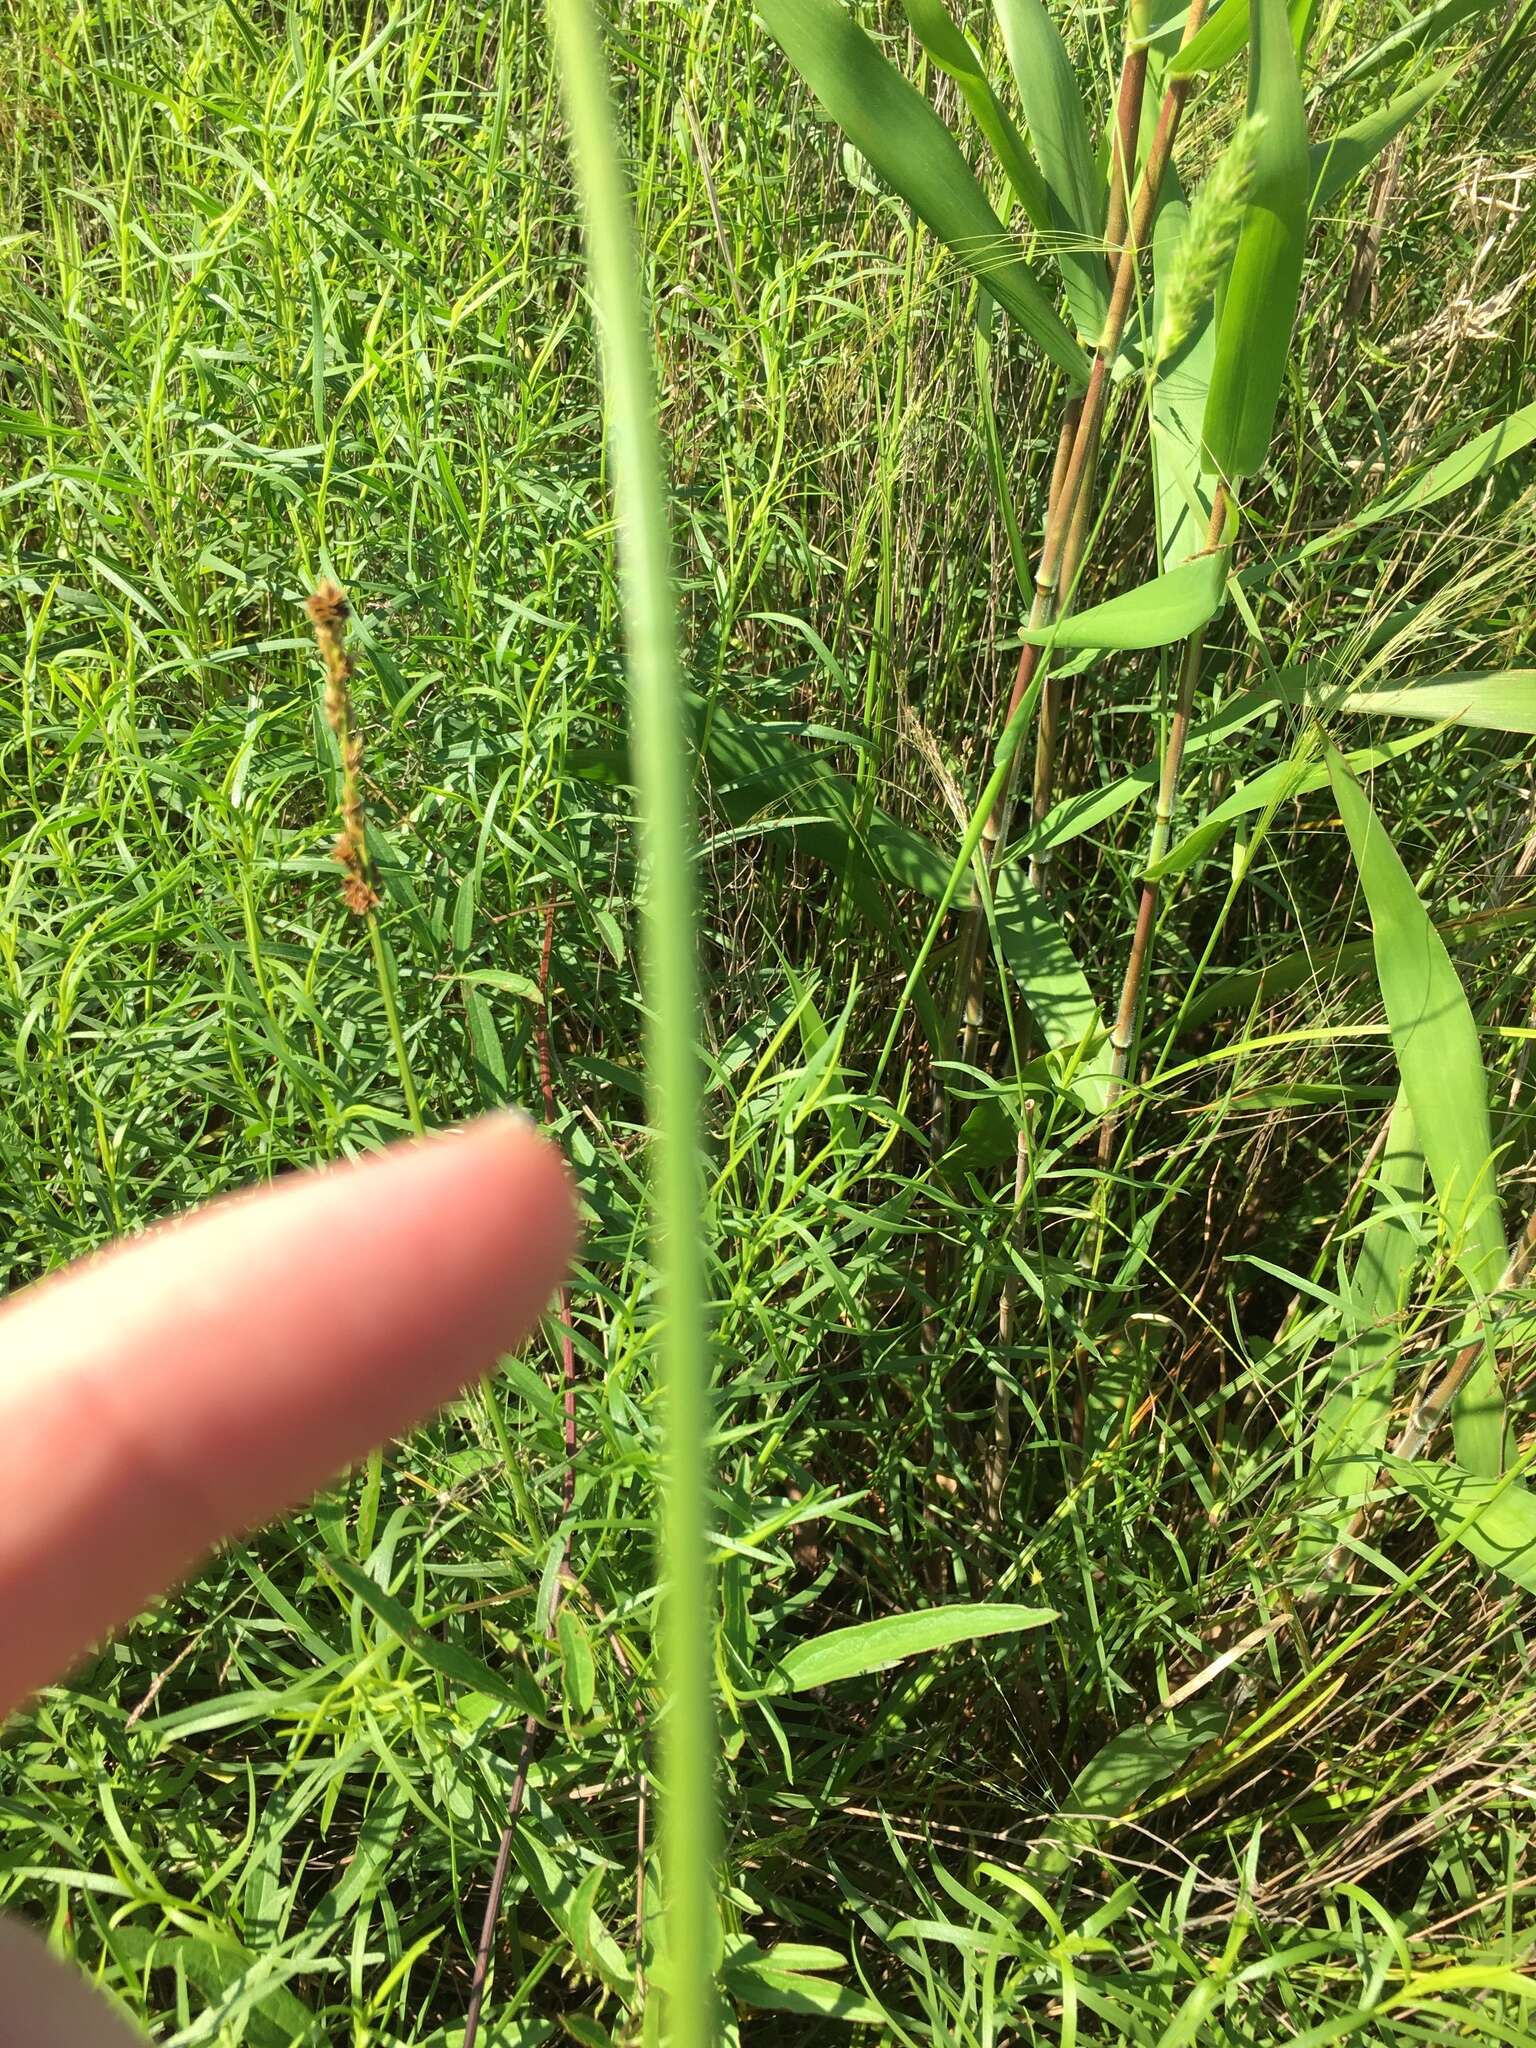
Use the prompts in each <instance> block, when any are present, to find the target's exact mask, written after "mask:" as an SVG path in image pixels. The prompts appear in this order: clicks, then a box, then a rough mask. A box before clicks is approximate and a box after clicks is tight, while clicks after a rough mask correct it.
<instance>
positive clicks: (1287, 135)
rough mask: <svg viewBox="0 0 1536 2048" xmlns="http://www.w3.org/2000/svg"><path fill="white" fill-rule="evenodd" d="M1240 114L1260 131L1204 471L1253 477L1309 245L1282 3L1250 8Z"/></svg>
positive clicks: (1222, 325) (1210, 407) (1221, 339)
mask: <svg viewBox="0 0 1536 2048" xmlns="http://www.w3.org/2000/svg"><path fill="white" fill-rule="evenodd" d="M1253 8H1254V27H1255V34H1254V39H1253V47H1252V51H1251V53H1250V57H1249V72H1248V111H1249V113H1250V114H1262V115H1263V117H1264V127H1263V130H1262V132H1261V134H1260V135H1259V138H1258V142H1257V144H1256V146H1255V150H1254V160H1253V175H1252V179H1251V182H1250V185H1249V193H1248V203H1247V205H1246V206H1245V208H1244V210H1243V225H1242V228H1241V230H1240V231H1239V234H1238V241H1237V249H1236V252H1235V253H1234V255H1233V258H1232V268H1231V271H1230V273H1229V274H1228V277H1227V282H1226V288H1225V291H1224V292H1223V295H1222V300H1221V306H1220V311H1219V314H1218V317H1217V323H1216V359H1215V362H1214V364H1213V365H1212V369H1211V389H1210V395H1209V397H1208V398H1207V399H1206V404H1205V420H1204V426H1203V433H1202V440H1203V443H1204V449H1203V455H1204V461H1205V465H1206V467H1207V468H1208V469H1213V470H1215V471H1216V472H1217V474H1218V475H1221V476H1224V477H1226V478H1227V479H1228V480H1232V479H1235V478H1237V477H1242V476H1252V475H1253V473H1254V471H1255V470H1256V469H1258V468H1259V467H1260V466H1261V465H1262V463H1263V461H1264V457H1265V455H1266V453H1267V452H1268V449H1269V440H1270V435H1271V433H1272V432H1273V431H1274V424H1275V409H1276V407H1277V406H1278V404H1279V402H1280V391H1281V387H1282V386H1283V385H1284V382H1285V367H1286V359H1287V356H1288V354H1289V350H1290V343H1291V327H1292V324H1293V322H1294V320H1295V318H1296V305H1297V301H1298V299H1299V298H1300V296H1301V265H1302V257H1303V255H1304V253H1305V249H1306V239H1307V194H1308V192H1309V191H1310V189H1311V182H1312V180H1311V173H1310V169H1309V166H1308V163H1307V121H1306V113H1305V110H1304V108H1303V106H1302V99H1301V79H1300V77H1299V76H1298V74H1297V70H1296V52H1295V50H1294V49H1293V48H1292V46H1291V29H1290V23H1289V21H1288V20H1287V18H1286V13H1285V8H1284V6H1283V4H1282V0H1253Z"/></svg>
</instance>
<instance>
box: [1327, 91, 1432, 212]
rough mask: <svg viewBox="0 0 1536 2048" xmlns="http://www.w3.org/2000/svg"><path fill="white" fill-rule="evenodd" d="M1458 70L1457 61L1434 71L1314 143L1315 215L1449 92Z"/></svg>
mask: <svg viewBox="0 0 1536 2048" xmlns="http://www.w3.org/2000/svg"><path fill="white" fill-rule="evenodd" d="M1456 69H1457V67H1456V66H1455V65H1454V64H1448V65H1446V67H1445V68H1444V70H1442V71H1432V72H1431V73H1430V75H1429V76H1428V78H1421V79H1420V80H1419V81H1418V83H1417V84H1416V85H1411V86H1409V88H1408V90H1407V91H1406V92H1400V93H1399V94H1398V95H1397V97H1396V99H1392V100H1388V101H1387V103H1386V105H1385V106H1384V107H1378V108H1377V109H1376V111H1375V112H1374V113H1371V114H1367V115H1366V116H1365V118H1364V119H1363V120H1360V121H1356V122H1355V124H1354V126H1353V127H1351V128H1344V129H1341V130H1340V132H1339V133H1338V134H1337V135H1334V136H1331V137H1329V139H1328V140H1327V141H1325V142H1314V143H1313V144H1312V147H1311V149H1310V150H1309V151H1308V152H1307V161H1308V163H1309V165H1310V167H1311V172H1312V207H1311V210H1312V212H1313V213H1314V214H1316V213H1318V212H1320V211H1321V210H1322V208H1323V207H1325V206H1327V205H1329V204H1330V203H1331V202H1332V201H1333V200H1335V199H1337V198H1338V196H1339V194H1340V193H1341V192H1342V191H1343V190H1344V188H1345V186H1346V185H1352V184H1353V183H1354V181H1355V179H1356V178H1358V177H1359V175H1360V173H1361V172H1362V171H1363V170H1365V169H1366V168H1367V167H1368V166H1369V165H1370V164H1372V163H1374V162H1375V160H1376V158H1377V157H1378V156H1380V155H1381V152H1382V151H1383V150H1384V149H1385V148H1386V146H1387V144H1388V143H1389V142H1391V141H1393V140H1394V139H1395V138H1396V137H1397V136H1398V135H1400V134H1401V133H1402V131H1403V130H1404V129H1405V128H1406V127H1407V125H1408V123H1409V122H1410V121H1411V120H1412V119H1413V117H1414V115H1415V114H1417V113H1418V112H1419V110H1420V109H1421V108H1422V107H1426V106H1428V104H1429V102H1430V101H1431V100H1432V99H1436V98H1438V96H1439V95H1440V94H1441V93H1442V92H1444V91H1445V88H1446V87H1447V86H1448V85H1449V84H1450V82H1451V80H1452V79H1453V78H1454V77H1455V76H1456Z"/></svg>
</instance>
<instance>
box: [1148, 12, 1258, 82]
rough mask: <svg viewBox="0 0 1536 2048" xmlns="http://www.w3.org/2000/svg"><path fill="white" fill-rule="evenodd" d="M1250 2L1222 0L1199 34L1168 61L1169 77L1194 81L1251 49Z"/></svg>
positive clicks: (1191, 38) (1218, 69)
mask: <svg viewBox="0 0 1536 2048" xmlns="http://www.w3.org/2000/svg"><path fill="white" fill-rule="evenodd" d="M1249 28H1250V19H1249V13H1248V0H1223V4H1222V5H1221V6H1220V7H1218V8H1217V9H1216V12H1215V13H1214V14H1212V15H1211V16H1210V17H1209V19H1208V20H1207V21H1206V22H1205V23H1204V24H1203V26H1202V27H1201V28H1200V30H1199V32H1198V33H1197V34H1196V35H1193V36H1191V37H1190V39H1189V41H1188V42H1187V43H1186V44H1185V45H1184V47H1183V49H1182V50H1175V51H1174V53H1173V55H1172V56H1171V57H1170V58H1169V60H1168V75H1169V77H1170V78H1195V77H1198V76H1199V75H1200V74H1201V73H1202V72H1211V71H1220V70H1221V69H1222V68H1223V66H1225V65H1227V64H1230V63H1231V61H1232V59H1233V58H1234V57H1235V56H1237V55H1238V53H1239V51H1242V50H1246V49H1247V47H1248V35H1249Z"/></svg>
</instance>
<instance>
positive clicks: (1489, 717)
mask: <svg viewBox="0 0 1536 2048" xmlns="http://www.w3.org/2000/svg"><path fill="white" fill-rule="evenodd" d="M1343 708H1344V709H1345V710H1346V711H1365V712H1369V713H1370V714H1371V715H1372V716H1373V717H1381V718H1426V719H1431V720H1434V721H1435V722H1436V723H1439V724H1448V725H1472V726H1480V727H1482V728H1484V729H1485V730H1487V731H1489V732H1525V733H1536V668H1506V669H1493V670H1490V671H1487V672H1486V673H1480V672H1478V671H1477V670H1468V671H1467V672H1466V673H1465V674H1458V675H1449V676H1430V677H1427V678H1426V679H1425V680H1424V681H1423V682H1422V683H1404V684H1403V685H1402V686H1401V687H1400V688H1397V689H1391V690H1351V691H1350V693H1349V695H1348V696H1347V697H1346V698H1345V699H1344V706H1343Z"/></svg>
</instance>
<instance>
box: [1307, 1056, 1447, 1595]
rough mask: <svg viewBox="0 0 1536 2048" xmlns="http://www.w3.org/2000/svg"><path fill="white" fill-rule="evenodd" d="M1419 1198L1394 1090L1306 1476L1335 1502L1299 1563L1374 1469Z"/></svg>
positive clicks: (1413, 1152)
mask: <svg viewBox="0 0 1536 2048" xmlns="http://www.w3.org/2000/svg"><path fill="white" fill-rule="evenodd" d="M1423 1198H1424V1154H1423V1152H1422V1151H1421V1150H1420V1149H1419V1144H1418V1140H1417V1138H1416V1137H1415V1135H1414V1128H1413V1111H1412V1109H1411V1108H1410V1107H1409V1105H1408V1100H1407V1097H1406V1095H1405V1094H1404V1093H1403V1092H1402V1090H1401V1089H1400V1090H1399V1092H1398V1097H1397V1102H1396V1104H1395V1105H1394V1107H1393V1111H1392V1116H1391V1119H1390V1121H1389V1123H1388V1125H1387V1138H1386V1143H1385V1145H1384V1147H1383V1149H1382V1157H1381V1164H1380V1166H1379V1167H1378V1169H1377V1174H1376V1198H1375V1201H1374V1202H1373V1203H1372V1206H1371V1215H1370V1219H1369V1221H1368V1222H1367V1224H1366V1226H1365V1229H1364V1230H1363V1231H1362V1232H1361V1235H1360V1240H1359V1243H1360V1249H1359V1251H1358V1253H1357V1254H1356V1258H1355V1265H1354V1271H1353V1272H1352V1273H1351V1275H1350V1279H1349V1285H1348V1288H1347V1289H1346V1291H1345V1297H1344V1300H1345V1309H1346V1313H1347V1315H1348V1319H1349V1330H1348V1334H1347V1335H1346V1336H1345V1338H1344V1340H1343V1341H1342V1342H1341V1343H1340V1344H1339V1345H1338V1346H1337V1347H1336V1348H1335V1350H1334V1353H1333V1356H1332V1358H1331V1359H1330V1360H1329V1364H1328V1384H1329V1387H1330V1390H1331V1391H1330V1392H1329V1395H1328V1399H1327V1400H1326V1401H1325V1402H1324V1404H1323V1408H1322V1412H1321V1413H1320V1414H1319V1416H1318V1418H1317V1424H1316V1427H1315V1428H1314V1430H1313V1432H1312V1444H1311V1463H1312V1471H1313V1473H1314V1475H1315V1477H1316V1479H1317V1482H1318V1484H1319V1485H1320V1486H1321V1487H1322V1489H1323V1491H1324V1492H1325V1493H1327V1494H1329V1495H1331V1496H1332V1498H1333V1500H1334V1501H1335V1502H1336V1503H1338V1505H1337V1507H1335V1508H1333V1509H1325V1510H1323V1511H1321V1512H1319V1513H1315V1514H1308V1515H1307V1516H1306V1517H1305V1518H1304V1521H1303V1526H1302V1532H1301V1541H1300V1543H1299V1545H1298V1549H1299V1551H1300V1554H1301V1555H1302V1556H1303V1557H1308V1556H1315V1555H1316V1554H1317V1553H1318V1552H1320V1551H1324V1550H1329V1549H1331V1548H1332V1546H1333V1545H1334V1544H1335V1543H1336V1542H1337V1541H1338V1539H1339V1535H1340V1533H1341V1531H1342V1530H1343V1528H1344V1526H1345V1524H1346V1523H1347V1522H1348V1520H1349V1518H1350V1516H1351V1514H1352V1513H1353V1512H1354V1510H1355V1508H1356V1507H1357V1506H1358V1504H1359V1503H1360V1501H1361V1500H1363V1499H1364V1497H1365V1496H1366V1494H1367V1493H1369V1491H1370V1489H1371V1485H1372V1483H1373V1481H1374V1480H1375V1477H1376V1473H1377V1469H1378V1467H1379V1466H1380V1463H1381V1453H1382V1451H1383V1449H1384V1448H1385V1446H1386V1441H1387V1425H1388V1422H1389V1421H1390V1419H1391V1414H1392V1386H1393V1378H1394V1373H1395V1369H1396V1365H1397V1360H1398V1356H1399V1353H1400V1351H1401V1348H1402V1328H1401V1319H1402V1314H1403V1310H1404V1309H1405V1307H1406V1306H1407V1301H1408V1289H1409V1285H1410V1283H1411V1281H1412V1278H1413V1268H1414V1263H1415V1260H1416V1258H1417V1256H1418V1249H1419V1242H1420V1237H1421V1231H1420V1229H1419V1227H1418V1217H1419V1210H1420V1207H1421V1205H1422V1202H1423Z"/></svg>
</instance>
